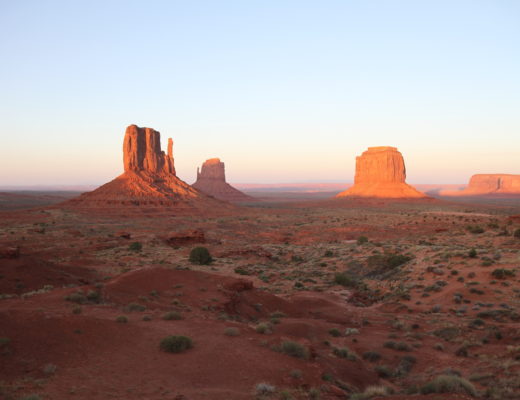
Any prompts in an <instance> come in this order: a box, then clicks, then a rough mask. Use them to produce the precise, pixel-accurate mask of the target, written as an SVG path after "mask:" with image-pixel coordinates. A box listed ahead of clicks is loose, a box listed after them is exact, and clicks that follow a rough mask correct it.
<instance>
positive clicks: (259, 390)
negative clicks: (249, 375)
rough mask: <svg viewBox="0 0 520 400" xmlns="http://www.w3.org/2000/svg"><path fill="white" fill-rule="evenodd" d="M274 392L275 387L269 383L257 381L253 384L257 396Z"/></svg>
mask: <svg viewBox="0 0 520 400" xmlns="http://www.w3.org/2000/svg"><path fill="white" fill-rule="evenodd" d="M274 392H276V387H275V386H273V385H271V384H269V383H265V382H262V383H257V384H256V386H255V395H257V396H269V395H271V394H273V393H274Z"/></svg>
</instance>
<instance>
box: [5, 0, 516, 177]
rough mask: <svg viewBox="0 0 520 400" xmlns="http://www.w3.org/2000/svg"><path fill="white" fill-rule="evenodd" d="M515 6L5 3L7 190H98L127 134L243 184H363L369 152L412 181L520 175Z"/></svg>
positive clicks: (182, 170)
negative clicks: (218, 163)
mask: <svg viewBox="0 0 520 400" xmlns="http://www.w3.org/2000/svg"><path fill="white" fill-rule="evenodd" d="M519 20H520V3H519V2H516V1H506V0H497V1H493V2H490V1H478V0H460V1H456V2H453V1H447V0H440V1H432V2H417V1H412V0H408V1H404V0H395V1H373V2H366V1H351V2H345V1H339V0H338V1H323V2H319V3H317V2H311V1H289V0H288V1H284V2H276V1H264V2H241V1H219V2H214V1H209V0H208V1H197V0H194V1H190V2H181V1H154V2H144V1H121V0H119V1H116V0H114V1H110V2H102V1H91V2H69V1H64V0H63V1H45V2H40V1H34V0H33V1H24V2H9V1H1V0H0V52H1V54H2V55H3V56H4V57H3V58H2V63H0V87H1V88H2V90H1V91H0V115H1V120H2V133H1V139H2V140H1V144H0V187H1V186H34V185H101V184H103V183H106V182H108V181H110V180H111V179H113V178H115V177H116V176H117V175H119V174H121V173H122V172H123V163H122V142H123V136H124V131H125V128H126V126H128V125H130V124H137V125H139V126H147V127H151V128H154V129H156V130H158V131H160V132H161V141H162V144H163V147H162V148H163V149H165V147H166V142H167V138H168V137H172V138H173V140H174V158H175V167H176V170H177V175H178V176H179V177H180V178H181V179H183V180H185V181H186V182H188V183H193V181H194V180H195V177H196V170H197V167H199V166H200V165H201V164H202V163H203V162H204V161H205V160H206V159H209V158H213V157H218V158H220V159H221V160H222V161H223V162H224V163H225V164H226V177H227V180H228V182H232V183H236V182H239V183H291V182H295V183H304V182H352V181H353V179H354V168H355V157H356V156H358V155H360V154H361V153H362V152H363V151H365V150H366V149H367V148H368V147H372V146H393V147H397V148H398V149H399V151H400V152H401V153H402V154H403V156H404V159H405V164H406V168H407V182H408V183H412V184H414V183H415V184H419V183H422V184H428V183H431V184H434V183H435V184H438V183H445V184H465V183H467V182H468V180H469V178H470V177H471V175H473V174H477V173H507V174H520V118H519V115H518V110H520V75H519V74H518V71H520V51H519V50H520V49H519V43H520V24H518V21H519Z"/></svg>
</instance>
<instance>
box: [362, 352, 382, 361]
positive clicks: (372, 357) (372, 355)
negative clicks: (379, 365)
mask: <svg viewBox="0 0 520 400" xmlns="http://www.w3.org/2000/svg"><path fill="white" fill-rule="evenodd" d="M380 359H381V354H379V353H378V352H376V351H365V352H364V353H363V360H367V361H370V362H375V361H379V360H380Z"/></svg>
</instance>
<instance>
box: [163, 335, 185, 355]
mask: <svg viewBox="0 0 520 400" xmlns="http://www.w3.org/2000/svg"><path fill="white" fill-rule="evenodd" d="M159 347H160V348H161V350H162V351H165V352H167V353H181V352H183V351H184V350H187V349H191V348H192V347H193V342H192V340H191V339H190V338H189V337H187V336H174V335H172V336H166V337H165V338H164V339H163V340H161V343H160V345H159Z"/></svg>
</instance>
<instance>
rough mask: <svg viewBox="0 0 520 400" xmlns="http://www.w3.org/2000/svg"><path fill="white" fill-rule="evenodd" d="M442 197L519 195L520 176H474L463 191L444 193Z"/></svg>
mask: <svg viewBox="0 0 520 400" xmlns="http://www.w3.org/2000/svg"><path fill="white" fill-rule="evenodd" d="M441 194H442V195H444V196H481V195H494V194H496V195H520V175H511V174H476V175H473V176H472V177H471V178H470V180H469V184H468V186H467V187H466V188H465V189H464V190H459V191H445V192H442V193H441Z"/></svg>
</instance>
